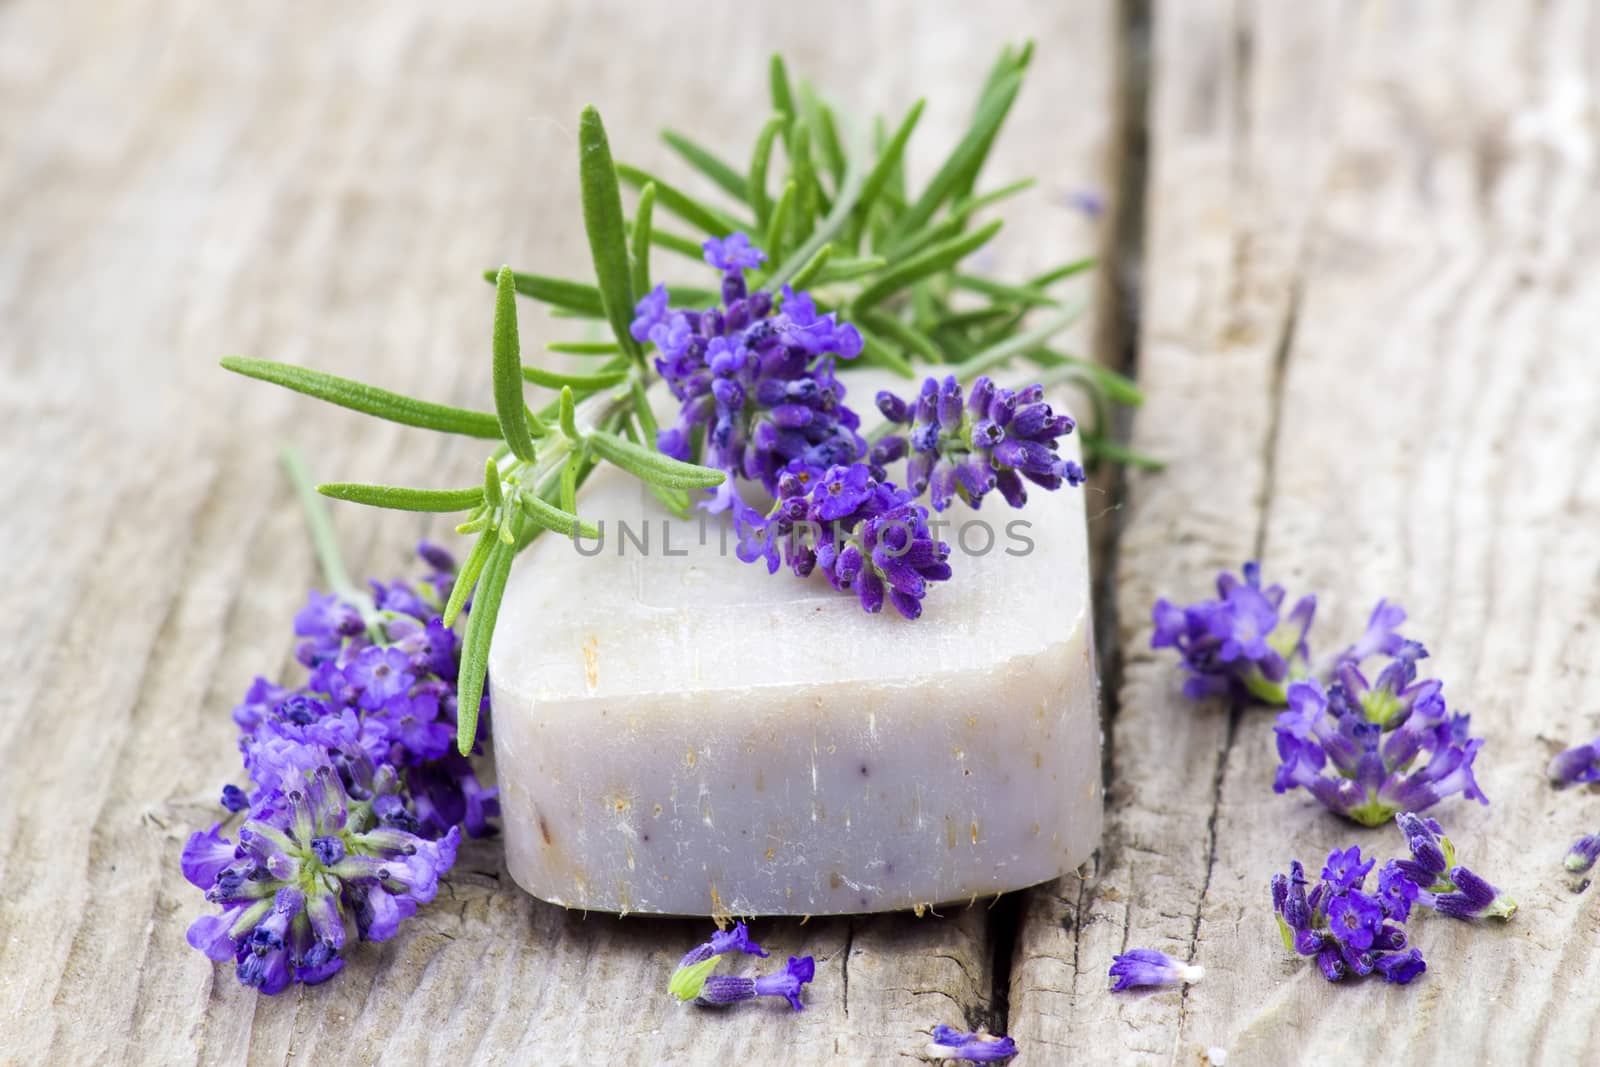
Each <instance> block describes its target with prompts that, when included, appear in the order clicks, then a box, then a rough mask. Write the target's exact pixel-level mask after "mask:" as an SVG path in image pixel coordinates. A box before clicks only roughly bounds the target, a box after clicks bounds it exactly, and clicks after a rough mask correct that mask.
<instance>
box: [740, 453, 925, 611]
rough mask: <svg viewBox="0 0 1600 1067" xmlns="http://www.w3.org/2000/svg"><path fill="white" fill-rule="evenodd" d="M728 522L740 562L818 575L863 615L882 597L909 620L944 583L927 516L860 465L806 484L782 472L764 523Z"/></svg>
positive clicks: (834, 470)
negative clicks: (849, 595)
mask: <svg viewBox="0 0 1600 1067" xmlns="http://www.w3.org/2000/svg"><path fill="white" fill-rule="evenodd" d="M735 521H736V524H740V525H741V536H740V545H739V550H738V551H739V556H740V558H742V559H744V560H746V561H754V560H756V559H765V560H766V562H767V568H768V570H769V571H776V570H777V569H778V565H779V558H780V554H781V555H782V557H783V558H784V559H786V560H787V562H788V564H789V567H790V569H791V570H793V571H794V573H795V574H796V575H799V576H800V577H805V576H806V575H808V574H810V573H811V572H812V571H813V570H815V569H818V568H819V567H820V569H821V570H822V573H823V574H824V575H825V576H826V577H827V579H828V582H829V583H830V584H831V585H832V586H833V587H834V588H835V589H840V590H850V589H853V590H855V592H856V594H857V596H858V597H859V599H860V601H861V607H862V609H863V610H865V611H867V612H874V613H875V612H878V611H880V610H882V608H883V604H884V600H885V598H886V597H887V599H888V601H889V602H890V603H891V604H893V605H894V608H895V610H896V611H898V612H899V613H900V614H901V615H903V616H905V617H906V618H908V619H915V618H917V617H918V616H919V615H920V614H921V613H922V598H923V597H924V596H925V595H926V594H927V591H928V586H929V584H930V583H933V582H942V581H946V580H947V579H949V577H950V575H951V570H950V564H949V563H948V562H947V561H948V559H949V556H950V546H949V545H948V544H946V543H945V542H943V541H937V540H935V539H934V537H933V534H932V530H931V528H930V527H929V525H928V509H927V508H924V507H923V506H921V505H920V504H914V503H912V494H911V493H910V492H908V491H906V490H904V489H898V488H896V487H895V486H894V485H891V484H888V483H883V482H879V481H878V480H877V479H876V478H874V477H873V476H872V472H871V470H870V469H869V468H868V467H867V466H866V465H865V464H861V463H854V464H851V465H849V466H835V467H831V468H829V469H828V470H827V471H826V472H824V473H823V475H822V476H821V477H820V478H817V479H815V480H814V481H809V480H807V479H804V478H802V477H801V476H799V475H796V474H794V473H787V472H786V473H785V474H784V475H783V477H782V478H780V479H779V485H778V499H777V501H776V502H775V503H774V505H773V508H772V511H771V512H770V513H769V514H768V515H767V516H766V517H765V518H757V517H748V518H743V519H741V518H738V517H736V520H735ZM780 549H781V553H780Z"/></svg>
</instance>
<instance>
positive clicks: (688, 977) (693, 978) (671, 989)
mask: <svg viewBox="0 0 1600 1067" xmlns="http://www.w3.org/2000/svg"><path fill="white" fill-rule="evenodd" d="M721 962H722V957H721V956H720V955H717V956H712V957H710V958H709V959H704V960H701V961H700V962H699V963H694V964H690V965H689V966H688V967H679V968H678V969H677V970H675V971H673V972H672V978H671V980H670V981H668V982H667V992H668V993H671V994H672V995H673V996H675V997H677V998H678V999H679V1000H685V1001H687V1000H693V999H694V998H695V997H698V996H699V995H700V991H701V990H702V989H704V988H705V986H706V979H707V978H710V977H711V972H712V971H715V970H716V969H717V964H719V963H721Z"/></svg>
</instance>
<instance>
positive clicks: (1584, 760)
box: [1545, 737, 1600, 786]
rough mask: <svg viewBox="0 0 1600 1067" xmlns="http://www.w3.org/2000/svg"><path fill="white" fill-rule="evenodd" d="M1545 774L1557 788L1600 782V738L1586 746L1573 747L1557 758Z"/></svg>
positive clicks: (1551, 762)
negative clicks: (1580, 783) (1579, 783)
mask: <svg viewBox="0 0 1600 1067" xmlns="http://www.w3.org/2000/svg"><path fill="white" fill-rule="evenodd" d="M1545 773H1546V774H1548V775H1549V776H1550V781H1551V782H1552V783H1553V784H1555V785H1557V786H1563V785H1574V784H1576V783H1578V782H1600V737H1597V738H1595V739H1594V740H1593V741H1590V742H1588V743H1586V744H1582V745H1573V746H1572V747H1571V748H1569V749H1567V750H1566V751H1565V752H1563V753H1561V754H1560V755H1558V756H1556V758H1555V759H1553V760H1551V761H1550V767H1549V769H1548V770H1547V771H1546V772H1545Z"/></svg>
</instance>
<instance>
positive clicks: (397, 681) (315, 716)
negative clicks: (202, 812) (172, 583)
mask: <svg viewBox="0 0 1600 1067" xmlns="http://www.w3.org/2000/svg"><path fill="white" fill-rule="evenodd" d="M418 554H419V555H420V556H421V557H422V558H423V560H424V561H425V562H426V563H428V564H429V566H430V567H431V568H433V571H432V573H431V574H429V575H428V576H427V577H426V578H425V579H424V581H423V582H422V583H420V585H418V586H416V587H413V586H411V585H409V584H407V583H405V582H392V583H388V584H384V583H378V582H374V583H373V584H372V590H373V592H372V601H371V603H370V604H368V605H366V606H364V607H363V606H359V605H356V604H353V603H350V602H347V601H343V600H340V599H339V598H337V597H333V596H327V597H324V596H320V595H318V594H313V595H312V597H311V600H310V602H309V603H308V605H307V607H306V608H305V609H302V611H301V612H300V614H299V615H298V616H297V618H296V632H297V633H298V634H299V636H301V637H303V638H307V639H308V640H306V641H305V642H303V643H302V644H301V646H300V648H299V650H298V651H299V658H300V659H301V661H302V662H303V663H305V664H306V665H307V666H309V667H310V668H311V671H310V678H309V679H308V680H307V682H306V683H305V684H304V685H302V686H300V687H297V688H285V687H281V686H277V685H274V684H272V683H270V682H267V681H266V680H264V679H260V678H258V679H256V681H255V682H254V683H253V684H252V685H251V687H250V690H249V692H248V693H247V694H246V695H245V699H244V701H243V702H242V703H241V704H240V705H239V706H238V707H236V708H235V709H234V713H233V717H234V721H235V722H236V723H237V724H238V726H239V730H240V737H239V747H240V750H241V752H242V754H243V756H244V763H245V770H246V771H247V773H248V774H249V776H250V779H251V782H252V788H251V789H250V790H249V791H248V792H247V791H246V790H244V789H241V788H239V787H238V786H233V785H229V786H227V787H225V788H224V790H223V794H222V803H223V806H224V807H225V808H227V809H228V810H229V811H244V810H248V812H249V817H248V819H247V821H246V822H245V824H244V826H243V828H242V829H241V830H240V832H239V839H238V844H237V845H235V844H233V843H232V842H230V841H229V840H228V839H227V838H226V837H224V836H223V835H222V833H221V826H220V824H219V825H218V826H214V827H212V828H211V829H210V830H208V831H205V832H202V833H197V834H195V835H193V836H192V837H191V838H190V840H189V842H188V843H187V844H186V845H185V847H184V850H183V854H182V856H181V858H180V864H181V866H182V868H183V872H184V875H185V877H187V878H188V879H189V880H190V881H191V882H193V883H194V884H196V885H198V886H200V887H201V888H203V889H206V890H207V898H208V899H210V900H212V901H214V902H216V903H219V904H222V905H223V912H222V914H220V915H208V916H203V917H201V918H200V919H199V920H197V921H196V922H195V924H194V925H193V927H191V929H190V934H189V940H190V943H191V944H193V945H194V946H195V947H196V948H198V949H200V950H201V951H203V952H205V953H206V954H207V955H208V956H210V957H211V958H212V959H216V960H226V959H230V958H231V959H234V960H235V962H236V964H237V973H238V976H239V979H240V981H242V982H244V983H245V984H247V985H252V986H255V987H258V988H260V989H262V990H263V991H265V992H278V991H280V990H282V989H284V988H286V987H287V986H288V985H289V984H290V983H291V982H296V981H299V982H307V983H311V982H318V981H322V980H323V979H325V978H328V977H330V976H331V975H333V974H334V973H336V972H337V971H338V970H339V968H340V967H342V966H343V960H342V958H341V957H340V952H341V950H342V946H343V943H344V930H345V926H346V921H347V920H348V921H349V922H353V923H354V924H355V928H356V930H357V932H358V933H359V934H360V935H361V936H362V937H364V938H368V939H371V940H383V939H384V938H387V937H389V936H392V935H393V932H394V930H395V929H396V928H397V926H398V924H399V922H400V920H401V919H403V918H405V917H407V916H409V915H410V914H412V913H413V912H414V911H415V910H416V907H417V905H418V904H419V903H423V902H425V901H426V900H428V899H431V897H432V896H433V893H434V891H435V886H436V884H437V879H438V875H439V874H440V873H442V872H443V871H444V870H445V869H447V868H448V867H449V866H450V865H451V863H452V862H453V860H454V856H455V850H456V845H457V843H458V842H459V840H460V835H461V828H462V827H465V829H466V830H467V832H468V833H470V834H473V835H474V836H481V835H483V834H486V833H488V832H490V829H491V828H490V826H489V823H488V820H489V819H490V818H492V817H493V816H495V815H497V814H498V812H499V807H498V799H497V797H496V793H495V790H494V789H492V788H488V787H485V786H484V785H482V783H481V782H479V781H478V779H477V776H476V774H475V773H474V772H473V769H472V765H471V763H470V762H469V761H467V760H466V759H464V758H462V757H461V756H459V755H457V754H456V752H455V751H454V747H453V746H452V745H451V744H450V743H449V742H450V738H451V734H452V732H453V728H454V721H455V713H456V689H455V678H456V674H457V670H458V665H457V664H458V658H459V655H460V641H459V639H458V638H457V637H456V635H455V632H454V631H453V630H451V629H450V628H448V627H445V626H444V625H443V624H442V623H441V622H440V621H439V619H438V618H437V608H438V605H439V604H441V603H443V601H444V600H445V599H447V598H448V597H449V594H450V590H451V587H452V585H453V583H454V580H455V578H454V576H455V561H454V560H453V559H452V558H450V556H449V554H448V553H446V552H444V551H443V550H442V549H439V548H437V546H432V545H428V544H427V543H423V544H422V545H419V546H418ZM352 619H353V620H354V622H351V621H350V620H352Z"/></svg>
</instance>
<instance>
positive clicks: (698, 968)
mask: <svg viewBox="0 0 1600 1067" xmlns="http://www.w3.org/2000/svg"><path fill="white" fill-rule="evenodd" d="M730 952H743V953H745V954H746V955H749V956H766V954H767V950H766V949H764V948H762V947H761V946H760V945H758V944H756V943H755V942H754V941H752V940H750V931H749V930H748V929H746V927H745V925H744V923H737V924H735V925H734V928H733V929H732V930H726V931H724V930H717V931H714V932H713V933H712V935H711V939H710V940H709V941H702V942H701V943H700V944H698V945H696V946H695V947H694V948H692V949H690V950H689V951H688V952H686V953H684V956H683V959H681V960H679V961H678V966H677V968H676V969H675V970H674V971H673V972H672V978H671V979H669V980H668V982H667V991H668V992H669V993H671V994H672V995H673V996H675V997H677V998H678V999H679V1000H693V999H695V998H696V997H698V996H699V995H700V990H701V989H702V988H703V987H704V986H705V983H706V979H707V978H708V977H709V976H710V974H711V972H712V971H713V970H715V969H716V967H717V964H719V963H721V962H722V957H723V956H725V955H726V954H728V953H730Z"/></svg>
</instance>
